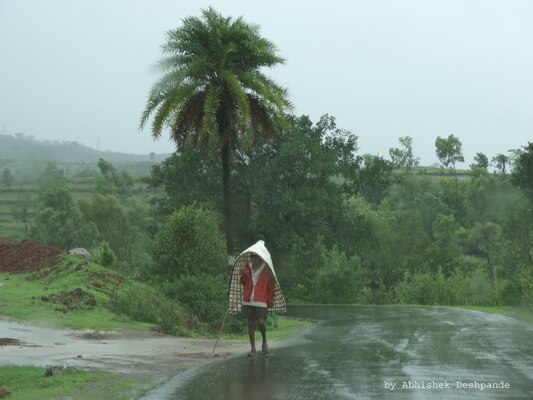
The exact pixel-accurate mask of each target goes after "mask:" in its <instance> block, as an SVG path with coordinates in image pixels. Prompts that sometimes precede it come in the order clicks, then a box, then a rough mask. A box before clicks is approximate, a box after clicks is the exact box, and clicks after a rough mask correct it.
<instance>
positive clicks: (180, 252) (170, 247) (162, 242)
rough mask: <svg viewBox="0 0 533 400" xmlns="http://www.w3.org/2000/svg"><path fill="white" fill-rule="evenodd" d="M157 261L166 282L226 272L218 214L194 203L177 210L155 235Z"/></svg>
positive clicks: (161, 276)
mask: <svg viewBox="0 0 533 400" xmlns="http://www.w3.org/2000/svg"><path fill="white" fill-rule="evenodd" d="M154 260H155V261H156V267H155V268H156V271H155V272H156V274H157V275H158V276H159V278H160V279H161V280H162V281H164V280H168V281H175V280H177V279H178V278H180V277H182V276H186V275H195V274H198V273H206V274H218V273H220V272H221V271H226V264H227V259H226V247H225V243H224V237H223V234H222V233H221V231H220V228H219V218H218V215H217V214H216V213H215V212H214V211H212V210H207V209H205V208H201V207H197V206H194V205H193V206H188V207H183V208H181V209H180V210H178V211H176V212H174V213H173V214H172V215H171V216H170V217H169V218H168V220H167V221H166V222H165V223H164V224H163V226H162V227H161V229H160V231H159V233H158V234H157V236H156V238H155V241H154Z"/></svg>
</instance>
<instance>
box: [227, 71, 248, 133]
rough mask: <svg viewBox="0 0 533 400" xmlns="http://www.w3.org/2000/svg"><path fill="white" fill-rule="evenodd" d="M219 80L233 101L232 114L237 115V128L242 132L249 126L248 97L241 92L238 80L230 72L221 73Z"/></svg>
mask: <svg viewBox="0 0 533 400" xmlns="http://www.w3.org/2000/svg"><path fill="white" fill-rule="evenodd" d="M220 75H221V78H222V80H223V81H224V83H225V84H226V87H227V89H228V95H229V97H230V98H231V99H233V100H234V103H235V104H236V106H237V107H236V109H234V110H235V111H234V113H235V114H236V115H238V125H239V128H240V129H242V130H244V129H246V128H247V126H248V125H249V121H250V104H248V97H247V96H246V92H245V91H244V90H243V87H242V85H241V82H240V81H239V78H238V77H237V76H236V75H235V74H234V73H233V72H231V71H229V70H224V71H222V72H221V74H220Z"/></svg>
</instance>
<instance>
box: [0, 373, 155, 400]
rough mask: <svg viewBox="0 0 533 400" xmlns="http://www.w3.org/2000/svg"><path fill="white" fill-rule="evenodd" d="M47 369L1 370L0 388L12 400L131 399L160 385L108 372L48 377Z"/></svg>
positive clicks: (139, 378)
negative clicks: (9, 392)
mask: <svg viewBox="0 0 533 400" xmlns="http://www.w3.org/2000/svg"><path fill="white" fill-rule="evenodd" d="M45 371H46V369H45V368H39V367H20V366H0V387H1V386H5V387H7V388H9V390H10V391H11V395H10V396H9V397H8V398H9V399H10V400H46V399H78V400H101V399H124V400H125V399H132V398H138V397H140V396H142V395H143V394H144V393H145V392H146V391H148V390H149V389H151V388H152V387H154V386H155V385H157V384H158V383H159V380H157V379H154V378H146V377H139V376H130V375H122V374H112V373H108V372H88V371H77V370H72V371H67V372H66V373H64V374H61V375H53V376H45Z"/></svg>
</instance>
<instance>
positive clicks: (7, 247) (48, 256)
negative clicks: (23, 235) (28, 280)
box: [0, 237, 64, 273]
mask: <svg viewBox="0 0 533 400" xmlns="http://www.w3.org/2000/svg"><path fill="white" fill-rule="evenodd" d="M63 253H64V251H63V250H61V249H59V248H57V247H52V246H48V245H46V244H44V243H41V242H37V241H35V240H24V241H22V242H20V243H18V244H13V243H11V242H10V241H9V240H7V239H5V238H1V237H0V272H14V273H23V272H31V271H37V270H39V269H41V268H45V267H49V266H51V265H54V264H56V263H57V262H58V261H59V258H60V256H61V255H62V254H63Z"/></svg>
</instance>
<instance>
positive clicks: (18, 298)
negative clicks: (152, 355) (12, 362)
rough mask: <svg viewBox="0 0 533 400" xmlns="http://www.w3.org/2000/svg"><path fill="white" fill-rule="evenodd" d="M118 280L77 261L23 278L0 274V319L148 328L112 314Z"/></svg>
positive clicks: (84, 326) (68, 259)
mask: <svg viewBox="0 0 533 400" xmlns="http://www.w3.org/2000/svg"><path fill="white" fill-rule="evenodd" d="M122 283H123V278H122V277H121V276H120V275H119V274H117V273H115V272H113V271H110V270H108V269H106V268H104V267H101V266H99V265H96V264H92V263H87V262H85V261H83V260H82V259H80V258H79V257H75V256H69V257H66V258H65V259H64V260H63V261H62V262H61V263H60V264H59V265H58V266H55V267H51V268H46V269H43V270H40V271H37V272H34V273H29V274H8V273H0V317H1V316H3V317H9V318H12V319H14V320H21V321H31V322H34V323H37V324H41V325H46V326H53V327H60V328H62V327H68V328H72V329H97V330H115V329H151V328H153V326H154V325H153V324H147V323H143V322H137V321H133V320H132V319H131V318H128V317H127V316H123V315H120V314H117V313H114V312H112V307H113V296H114V293H115V292H116V291H117V290H118V287H119V286H120V285H121V284H122Z"/></svg>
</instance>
